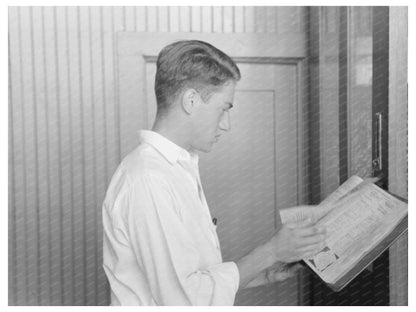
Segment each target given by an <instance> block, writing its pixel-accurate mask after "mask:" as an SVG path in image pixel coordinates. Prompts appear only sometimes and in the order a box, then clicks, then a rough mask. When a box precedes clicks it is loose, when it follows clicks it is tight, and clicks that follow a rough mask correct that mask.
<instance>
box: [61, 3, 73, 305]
mask: <svg viewBox="0 0 416 312" xmlns="http://www.w3.org/2000/svg"><path fill="white" fill-rule="evenodd" d="M65 37H66V38H65V39H66V60H67V63H66V66H67V68H68V70H67V75H68V77H67V79H68V105H69V112H70V117H69V118H68V122H69V142H70V146H69V153H70V162H69V166H70V167H69V168H70V172H71V177H70V178H71V220H70V226H71V259H72V266H71V275H70V276H74V263H75V259H74V245H75V244H74V201H75V194H74V161H73V153H74V151H73V136H72V132H73V125H72V116H73V114H72V105H73V102H72V85H71V70H70V69H71V65H72V64H71V59H70V55H69V22H68V7H66V8H65ZM71 285H72V289H71V291H72V298H71V299H72V302H69V303H68V305H70V304H72V303H73V302H75V288H74V283H71ZM63 304H64V305H65V302H63Z"/></svg>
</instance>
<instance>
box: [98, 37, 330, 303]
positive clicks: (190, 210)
mask: <svg viewBox="0 0 416 312" xmlns="http://www.w3.org/2000/svg"><path fill="white" fill-rule="evenodd" d="M239 79H240V72H239V69H238V67H237V66H236V64H235V63H234V62H233V61H232V60H231V58H230V57H228V56H227V55H226V54H224V53H223V52H221V51H220V50H218V49H217V48H215V47H213V46H212V45H210V44H208V43H205V42H201V41H196V40H191V41H179V42H176V43H173V44H171V45H168V46H167V47H165V48H164V49H163V50H162V51H161V52H160V54H159V56H158V59H157V72H156V80H155V93H156V99H157V116H156V120H155V123H154V125H153V129H152V131H142V132H141V144H140V145H139V146H138V147H137V148H136V149H135V150H133V151H132V152H131V153H130V154H129V155H127V156H126V157H125V158H124V159H123V161H122V163H121V164H120V166H119V168H118V169H117V171H116V172H115V174H114V176H113V178H112V180H111V183H110V186H109V188H108V191H107V194H106V198H105V201H104V204H103V225H104V251H103V252H104V270H105V272H106V274H107V277H108V280H109V282H110V285H111V303H112V305H232V304H233V303H234V298H235V294H236V292H237V290H238V289H239V288H245V287H250V286H256V285H261V284H265V283H267V282H274V281H277V280H282V279H285V278H287V277H288V276H291V275H292V274H293V271H294V270H295V267H292V268H289V269H287V270H286V268H287V266H285V265H284V263H292V262H295V261H298V260H300V259H302V258H304V257H307V256H311V255H313V254H315V253H316V252H318V251H319V250H321V249H322V248H323V247H324V231H323V230H321V229H317V228H315V227H314V226H313V224H311V223H310V222H308V221H303V222H301V223H297V224H290V225H283V226H282V227H281V229H280V230H279V231H278V232H277V233H276V234H275V235H274V236H273V237H272V238H270V239H269V240H268V241H267V242H266V243H265V244H263V245H261V246H258V247H257V248H255V249H254V250H253V251H251V252H250V253H249V254H247V255H246V256H244V257H243V258H241V259H239V260H236V261H235V262H223V261H222V257H221V251H220V246H219V241H218V237H217V234H216V231H215V227H214V225H213V223H212V221H211V215H210V212H209V208H208V206H207V203H206V199H205V196H204V192H203V190H202V186H201V182H200V178H199V170H198V156H197V155H196V152H209V151H210V150H211V148H212V145H213V144H214V143H215V142H216V141H217V140H218V138H219V137H220V135H221V133H222V132H223V131H228V130H229V129H230V121H229V110H230V109H231V108H232V106H233V98H234V90H235V85H236V83H237V81H238V80H239ZM224 209H226V207H224Z"/></svg>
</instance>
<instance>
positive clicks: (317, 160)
mask: <svg viewBox="0 0 416 312" xmlns="http://www.w3.org/2000/svg"><path fill="white" fill-rule="evenodd" d="M320 19H321V14H320V8H308V23H309V25H310V27H308V30H307V38H309V40H308V58H309V60H308V63H309V66H308V80H309V83H308V87H309V90H308V97H309V103H310V106H309V111H308V115H309V118H308V119H309V151H310V154H309V155H310V163H309V199H310V202H311V203H312V204H318V203H319V202H320V200H321V151H320V146H321V143H320V83H321V82H320V68H319V66H320V60H319V56H320V52H321V51H320V43H321V41H322V38H321V30H320V29H321V26H320V25H321V21H320Z"/></svg>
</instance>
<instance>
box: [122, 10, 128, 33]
mask: <svg viewBox="0 0 416 312" xmlns="http://www.w3.org/2000/svg"><path fill="white" fill-rule="evenodd" d="M122 11H123V15H122V16H123V31H127V20H126V7H125V6H123V9H122Z"/></svg>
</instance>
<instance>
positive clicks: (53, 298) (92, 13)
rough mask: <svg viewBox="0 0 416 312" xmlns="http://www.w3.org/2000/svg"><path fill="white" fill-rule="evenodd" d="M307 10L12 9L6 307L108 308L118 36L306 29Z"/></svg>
mask: <svg viewBox="0 0 416 312" xmlns="http://www.w3.org/2000/svg"><path fill="white" fill-rule="evenodd" d="M305 12H306V8H304V7H282V8H280V7H267V8H266V7H9V90H10V95H9V304H10V305H106V304H108V303H109V291H108V285H107V282H106V278H105V275H104V272H103V270H102V265H101V263H102V231H101V203H102V201H103V199H104V195H105V191H106V187H107V185H108V182H109V179H110V178H111V175H112V173H113V172H114V170H115V168H116V166H117V164H118V163H119V161H120V157H121V156H120V131H119V118H118V116H119V103H118V102H117V99H118V96H117V95H118V90H117V88H116V79H115V76H116V67H115V62H114V60H115V56H114V51H113V47H114V42H113V40H114V36H113V35H114V33H115V32H118V31H146V32H176V31H182V32H219V33H222V32H225V33H232V32H269V33H283V32H288V31H290V32H297V31H298V32H303V31H304V29H305V23H306V18H305Z"/></svg>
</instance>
